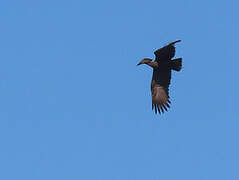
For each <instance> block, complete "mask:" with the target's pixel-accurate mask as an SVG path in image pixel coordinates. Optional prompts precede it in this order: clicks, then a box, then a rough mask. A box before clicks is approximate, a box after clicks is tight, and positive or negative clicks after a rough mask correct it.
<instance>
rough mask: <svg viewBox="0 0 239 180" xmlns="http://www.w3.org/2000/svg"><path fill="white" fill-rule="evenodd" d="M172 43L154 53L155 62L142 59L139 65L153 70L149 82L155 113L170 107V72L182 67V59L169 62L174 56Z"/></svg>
mask: <svg viewBox="0 0 239 180" xmlns="http://www.w3.org/2000/svg"><path fill="white" fill-rule="evenodd" d="M176 42H180V40H178V41H174V42H172V43H170V44H169V45H167V46H164V47H163V48H160V49H158V50H157V51H155V52H154V54H155V56H156V57H155V61H152V60H151V59H149V58H145V59H143V60H142V61H141V62H140V63H139V64H138V65H140V64H147V65H149V66H151V67H152V68H153V77H152V81H151V94H152V109H154V110H155V113H157V112H159V113H161V112H164V111H167V110H168V108H169V107H170V103H171V102H170V100H169V92H168V91H169V85H170V80H171V71H172V70H175V71H180V70H181V67H182V58H177V59H174V60H171V59H172V58H173V57H174V55H175V47H174V44H175V43H176Z"/></svg>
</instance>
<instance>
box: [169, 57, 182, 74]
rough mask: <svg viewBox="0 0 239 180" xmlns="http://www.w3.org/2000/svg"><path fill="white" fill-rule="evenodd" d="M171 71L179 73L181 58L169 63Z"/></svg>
mask: <svg viewBox="0 0 239 180" xmlns="http://www.w3.org/2000/svg"><path fill="white" fill-rule="evenodd" d="M170 67H171V69H173V70H175V71H180V70H181V69H182V58H177V59H173V60H171V61H170Z"/></svg>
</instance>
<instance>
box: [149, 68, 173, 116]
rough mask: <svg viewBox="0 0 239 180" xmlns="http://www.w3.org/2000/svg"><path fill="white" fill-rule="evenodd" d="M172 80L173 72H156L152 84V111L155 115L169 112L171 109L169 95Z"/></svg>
mask: <svg viewBox="0 0 239 180" xmlns="http://www.w3.org/2000/svg"><path fill="white" fill-rule="evenodd" d="M170 80H171V70H154V74H153V79H152V82H151V94H152V109H154V110H155V113H156V114H157V112H158V113H161V112H164V111H167V110H168V108H170V103H171V102H170V100H169V95H168V90H169V84H170Z"/></svg>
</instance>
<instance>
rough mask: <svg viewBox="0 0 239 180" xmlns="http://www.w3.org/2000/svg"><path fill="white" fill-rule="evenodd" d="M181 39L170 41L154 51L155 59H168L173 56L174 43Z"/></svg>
mask: <svg viewBox="0 0 239 180" xmlns="http://www.w3.org/2000/svg"><path fill="white" fill-rule="evenodd" d="M180 41H181V40H177V41H174V42H171V43H170V44H168V45H167V46H164V47H162V48H160V49H158V50H156V51H155V52H154V54H155V61H157V62H159V61H168V60H170V59H172V58H173V57H174V56H175V47H174V44H175V43H177V42H180Z"/></svg>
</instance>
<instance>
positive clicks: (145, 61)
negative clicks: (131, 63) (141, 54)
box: [137, 58, 152, 66]
mask: <svg viewBox="0 0 239 180" xmlns="http://www.w3.org/2000/svg"><path fill="white" fill-rule="evenodd" d="M150 62H152V59H149V58H144V59H142V60H141V61H140V62H139V63H138V64H137V66H139V65H141V64H149V63H150Z"/></svg>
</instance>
